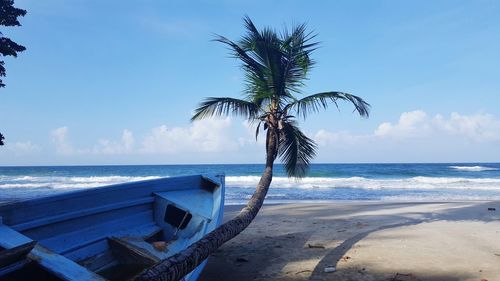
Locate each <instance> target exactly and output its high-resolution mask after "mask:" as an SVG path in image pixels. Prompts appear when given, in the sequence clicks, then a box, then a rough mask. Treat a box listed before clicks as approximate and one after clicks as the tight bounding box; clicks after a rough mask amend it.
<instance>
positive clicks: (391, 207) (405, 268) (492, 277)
mask: <svg viewBox="0 0 500 281" xmlns="http://www.w3.org/2000/svg"><path fill="white" fill-rule="evenodd" d="M488 208H495V209H496V210H495V211H492V210H488ZM239 209H241V206H226V212H225V217H226V219H228V218H231V217H232V216H234V215H235V214H236V213H237V211H238V210H239ZM332 267H334V268H335V271H334V272H329V273H326V272H325V268H330V269H331V268H332ZM199 280H200V281H212V280H222V281H224V280H242V281H245V280H360V281H363V280H366V281H368V280H369V281H372V280H373V281H375V280H387V281H409V280H415V281H416V280H421V281H424V280H425V281H427V280H433V281H438V280H439V281H448V280H471V281H473V280H474V281H484V280H488V281H500V202H452V203H436V202H431V203H421V202H415V203H406V202H405V203H397V202H356V201H347V202H345V201H342V202H332V203H321V204H283V205H267V206H265V207H264V208H263V210H261V212H260V213H259V215H258V216H257V218H256V220H255V221H254V222H253V223H252V224H251V225H250V227H249V228H247V229H246V230H245V231H244V232H243V233H241V234H240V235H239V236H238V237H236V238H234V239H233V240H231V241H229V242H228V243H226V244H225V245H224V246H222V247H221V248H220V249H219V250H218V252H216V253H215V254H214V255H213V256H211V258H210V259H209V261H208V264H207V267H206V268H205V271H204V273H203V274H202V277H201V278H200V279H199Z"/></svg>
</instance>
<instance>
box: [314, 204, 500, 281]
mask: <svg viewBox="0 0 500 281" xmlns="http://www.w3.org/2000/svg"><path fill="white" fill-rule="evenodd" d="M495 205H496V210H498V209H499V208H498V207H500V202H485V203H482V204H471V205H470V206H466V207H459V208H451V209H448V210H446V211H441V212H438V213H434V212H426V213H418V215H419V216H421V217H420V218H417V219H415V218H408V217H401V218H404V219H405V221H404V222H400V223H392V224H387V225H383V226H380V227H377V228H373V229H370V230H368V231H364V232H361V233H358V234H356V235H354V236H352V237H350V238H348V239H346V240H345V241H344V242H342V243H341V244H340V245H338V246H337V247H335V248H334V249H333V250H331V251H330V252H329V253H328V254H326V255H325V256H324V257H323V258H322V259H321V260H320V261H319V262H318V263H317V265H316V266H315V268H314V270H313V271H312V273H311V275H310V277H309V280H311V281H312V280H324V278H325V274H328V273H325V272H324V269H325V268H326V267H328V266H336V265H337V264H338V263H339V261H341V259H342V258H343V257H344V256H346V253H347V252H348V251H349V250H350V249H352V248H353V246H354V245H355V244H356V243H358V242H360V241H361V240H363V239H364V238H365V237H367V236H368V235H369V234H371V233H375V232H378V231H382V230H386V229H393V228H398V227H403V226H410V225H417V224H421V223H424V222H434V221H482V222H492V221H499V220H500V215H499V214H498V211H497V213H491V212H489V213H488V208H491V207H492V206H495ZM383 218H384V216H381V220H382V219H383ZM461 275H462V277H461V278H465V276H466V275H468V274H467V273H461ZM328 280H335V279H331V278H329V279H328ZM339 280H340V279H339ZM406 280H414V281H419V280H420V279H418V278H416V277H411V276H410V277H406V276H405V275H404V274H399V273H396V274H395V275H394V277H393V278H392V279H389V280H388V281H406ZM425 280H462V279H455V278H454V277H452V276H443V275H439V276H432V275H427V276H426V277H425Z"/></svg>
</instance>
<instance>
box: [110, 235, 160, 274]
mask: <svg viewBox="0 0 500 281" xmlns="http://www.w3.org/2000/svg"><path fill="white" fill-rule="evenodd" d="M109 245H110V246H111V251H112V252H113V254H114V255H115V257H117V259H118V260H119V262H120V263H123V264H140V265H144V266H145V267H147V266H152V265H153V264H156V263H158V262H159V261H160V259H158V258H156V257H155V256H153V255H151V254H150V253H149V252H148V251H146V250H144V249H143V248H140V247H137V246H135V245H134V244H131V243H128V242H127V241H125V240H122V239H120V238H118V237H110V238H109Z"/></svg>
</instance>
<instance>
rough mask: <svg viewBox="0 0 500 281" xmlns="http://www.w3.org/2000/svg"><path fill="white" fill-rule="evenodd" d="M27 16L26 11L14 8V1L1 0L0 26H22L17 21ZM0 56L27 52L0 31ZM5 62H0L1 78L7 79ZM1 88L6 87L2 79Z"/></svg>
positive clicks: (14, 55)
mask: <svg viewBox="0 0 500 281" xmlns="http://www.w3.org/2000/svg"><path fill="white" fill-rule="evenodd" d="M24 15H26V10H23V9H19V8H16V7H14V0H0V25H3V26H21V23H19V21H18V20H17V18H18V17H24ZM0 36H2V37H0V54H2V56H4V57H6V56H13V57H17V53H19V52H22V51H24V50H26V48H25V47H24V46H22V45H19V44H17V43H16V42H14V41H12V40H10V39H9V38H7V37H4V36H3V33H2V32H1V31H0ZM4 64H5V62H4V61H3V60H0V77H5V67H4ZM0 87H2V88H3V87H5V84H4V83H3V81H2V79H0Z"/></svg>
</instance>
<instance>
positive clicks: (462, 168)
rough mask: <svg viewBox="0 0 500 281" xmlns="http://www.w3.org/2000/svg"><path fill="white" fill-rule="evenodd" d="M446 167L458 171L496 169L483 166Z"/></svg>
mask: <svg viewBox="0 0 500 281" xmlns="http://www.w3.org/2000/svg"><path fill="white" fill-rule="evenodd" d="M448 168H450V169H453V170H458V171H467V172H482V171H496V170H498V169H497V168H492V167H485V166H449V167H448Z"/></svg>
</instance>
